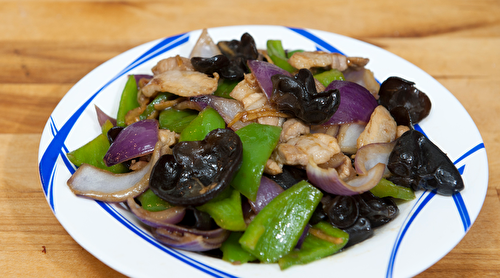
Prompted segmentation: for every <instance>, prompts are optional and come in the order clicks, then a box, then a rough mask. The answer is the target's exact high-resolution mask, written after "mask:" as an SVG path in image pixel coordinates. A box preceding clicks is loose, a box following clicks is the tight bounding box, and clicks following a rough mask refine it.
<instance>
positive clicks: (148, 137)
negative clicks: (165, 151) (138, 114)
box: [104, 119, 158, 167]
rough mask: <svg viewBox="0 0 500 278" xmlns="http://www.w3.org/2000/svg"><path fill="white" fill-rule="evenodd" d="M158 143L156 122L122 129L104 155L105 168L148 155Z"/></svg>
mask: <svg viewBox="0 0 500 278" xmlns="http://www.w3.org/2000/svg"><path fill="white" fill-rule="evenodd" d="M157 141H158V121H157V120H154V119H150V120H144V121H138V122H135V123H133V124H131V125H129V126H127V127H126V128H124V129H123V130H122V131H121V132H120V134H119V135H118V137H116V139H115V140H114V141H113V144H111V146H110V147H109V150H108V152H107V153H106V155H104V162H105V163H106V166H108V167H109V166H113V165H115V164H118V163H122V162H124V161H127V160H130V159H132V158H136V157H140V156H143V155H146V154H150V153H152V152H153V150H154V146H155V144H156V142H157Z"/></svg>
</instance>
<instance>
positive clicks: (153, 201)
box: [137, 189, 173, 212]
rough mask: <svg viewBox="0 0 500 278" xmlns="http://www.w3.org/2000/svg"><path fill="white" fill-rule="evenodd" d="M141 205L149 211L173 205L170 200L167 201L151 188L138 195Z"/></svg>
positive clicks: (164, 208) (160, 209)
mask: <svg viewBox="0 0 500 278" xmlns="http://www.w3.org/2000/svg"><path fill="white" fill-rule="evenodd" d="M137 200H138V201H139V202H140V204H141V207H142V208H143V209H145V210H148V211H153V212H155V211H162V210H166V209H169V208H171V207H173V206H172V205H171V204H169V203H168V202H165V201H164V200H162V199H161V198H160V197H158V196H156V195H155V194H154V193H153V191H151V189H148V190H146V191H145V192H144V193H142V194H141V195H139V196H138V197H137Z"/></svg>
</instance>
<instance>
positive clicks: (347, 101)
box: [323, 80, 378, 125]
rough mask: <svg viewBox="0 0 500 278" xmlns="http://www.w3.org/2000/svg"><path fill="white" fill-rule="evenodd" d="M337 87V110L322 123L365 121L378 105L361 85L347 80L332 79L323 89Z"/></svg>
mask: <svg viewBox="0 0 500 278" xmlns="http://www.w3.org/2000/svg"><path fill="white" fill-rule="evenodd" d="M334 89H338V90H339V91H340V105H339V108H338V109H337V112H335V114H334V115H333V116H332V117H331V118H330V120H328V121H327V122H326V123H324V124H323V125H337V124H346V123H353V122H357V123H367V122H368V121H369V120H370V116H371V114H372V112H373V110H374V109H375V107H377V106H378V103H377V100H376V99H375V97H374V96H373V95H372V94H371V93H370V92H369V91H368V90H367V89H366V88H364V87H363V86H361V85H358V84H356V83H353V82H349V81H340V80H334V81H332V83H330V85H328V87H326V89H325V91H328V90H334Z"/></svg>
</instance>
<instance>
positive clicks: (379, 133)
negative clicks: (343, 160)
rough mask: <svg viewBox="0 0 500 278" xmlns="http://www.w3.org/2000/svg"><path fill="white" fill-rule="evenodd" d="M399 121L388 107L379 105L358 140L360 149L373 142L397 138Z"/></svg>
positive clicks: (385, 141)
mask: <svg viewBox="0 0 500 278" xmlns="http://www.w3.org/2000/svg"><path fill="white" fill-rule="evenodd" d="M396 131H397V123H396V121H395V120H394V118H393V117H392V116H391V113H389V111H387V109H386V108H385V107H384V106H382V105H379V106H377V107H376V108H375V110H374V111H373V113H372V115H371V116H370V121H369V122H368V124H367V125H366V127H365V130H363V132H361V134H360V135H359V137H358V140H357V147H358V149H359V148H361V147H363V146H365V145H368V144H372V143H389V142H392V141H394V140H395V139H396Z"/></svg>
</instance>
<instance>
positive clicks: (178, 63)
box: [151, 55, 194, 76]
mask: <svg viewBox="0 0 500 278" xmlns="http://www.w3.org/2000/svg"><path fill="white" fill-rule="evenodd" d="M169 70H180V71H194V68H193V65H192V64H191V60H190V59H189V58H185V57H181V56H179V55H177V56H174V57H169V58H166V59H163V60H160V61H159V62H158V63H157V64H156V66H154V67H153V68H152V69H151V71H152V72H153V74H154V75H155V76H156V75H158V74H161V73H164V72H166V71H169Z"/></svg>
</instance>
